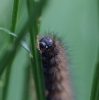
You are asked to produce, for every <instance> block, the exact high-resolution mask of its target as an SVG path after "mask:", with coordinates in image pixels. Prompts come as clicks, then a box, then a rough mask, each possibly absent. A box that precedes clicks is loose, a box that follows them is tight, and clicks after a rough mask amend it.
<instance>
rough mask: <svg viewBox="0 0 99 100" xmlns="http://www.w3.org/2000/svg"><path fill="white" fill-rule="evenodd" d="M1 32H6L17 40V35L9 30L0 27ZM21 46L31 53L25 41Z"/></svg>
mask: <svg viewBox="0 0 99 100" xmlns="http://www.w3.org/2000/svg"><path fill="white" fill-rule="evenodd" d="M0 30H1V31H4V32H6V33H7V34H9V35H11V36H13V37H15V38H17V37H18V36H17V35H16V34H15V33H12V32H11V31H9V30H8V29H6V28H2V27H0ZM20 44H21V45H22V47H23V48H24V49H25V50H27V51H28V52H29V53H30V49H29V47H28V46H27V44H26V43H25V42H24V41H23V40H22V41H21V42H20Z"/></svg>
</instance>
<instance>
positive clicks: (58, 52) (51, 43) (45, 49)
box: [39, 36, 72, 100]
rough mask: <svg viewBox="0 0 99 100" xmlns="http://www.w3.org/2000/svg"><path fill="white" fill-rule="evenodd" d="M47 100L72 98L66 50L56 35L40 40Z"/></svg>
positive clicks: (68, 99) (69, 99) (67, 99)
mask: <svg viewBox="0 0 99 100" xmlns="http://www.w3.org/2000/svg"><path fill="white" fill-rule="evenodd" d="M39 50H40V53H41V55H42V64H43V73H44V80H45V87H46V97H47V100H72V99H71V98H72V96H71V94H72V93H71V89H70V81H69V76H68V73H69V72H68V67H67V59H66V57H65V51H64V48H63V46H62V44H61V43H60V41H59V40H58V39H56V37H54V36H53V37H51V36H45V37H43V38H41V39H40V40H39Z"/></svg>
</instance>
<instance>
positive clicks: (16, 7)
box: [10, 0, 20, 42]
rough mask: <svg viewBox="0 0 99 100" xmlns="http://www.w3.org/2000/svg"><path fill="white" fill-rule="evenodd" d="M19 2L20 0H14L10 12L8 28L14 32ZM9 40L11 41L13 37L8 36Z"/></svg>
mask: <svg viewBox="0 0 99 100" xmlns="http://www.w3.org/2000/svg"><path fill="white" fill-rule="evenodd" d="M19 2H20V0H14V4H13V13H12V20H11V27H10V30H11V31H12V32H15V30H16V23H17V17H18V9H19ZM10 41H11V42H13V37H10Z"/></svg>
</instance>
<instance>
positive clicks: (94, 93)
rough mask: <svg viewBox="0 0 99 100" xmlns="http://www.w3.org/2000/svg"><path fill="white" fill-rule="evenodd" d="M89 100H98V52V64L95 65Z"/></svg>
mask: <svg viewBox="0 0 99 100" xmlns="http://www.w3.org/2000/svg"><path fill="white" fill-rule="evenodd" d="M98 51H99V50H98ZM90 100H99V52H98V63H97V64H96V68H95V72H94V77H93V84H92V90H91V97H90Z"/></svg>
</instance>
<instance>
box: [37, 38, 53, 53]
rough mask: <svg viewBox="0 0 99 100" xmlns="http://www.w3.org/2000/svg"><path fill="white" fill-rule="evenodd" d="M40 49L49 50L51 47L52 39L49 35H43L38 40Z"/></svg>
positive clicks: (42, 50)
mask: <svg viewBox="0 0 99 100" xmlns="http://www.w3.org/2000/svg"><path fill="white" fill-rule="evenodd" d="M39 47H40V51H41V52H44V51H49V50H50V49H52V47H53V40H52V39H51V38H49V37H44V38H42V39H41V40H40V41H39Z"/></svg>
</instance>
